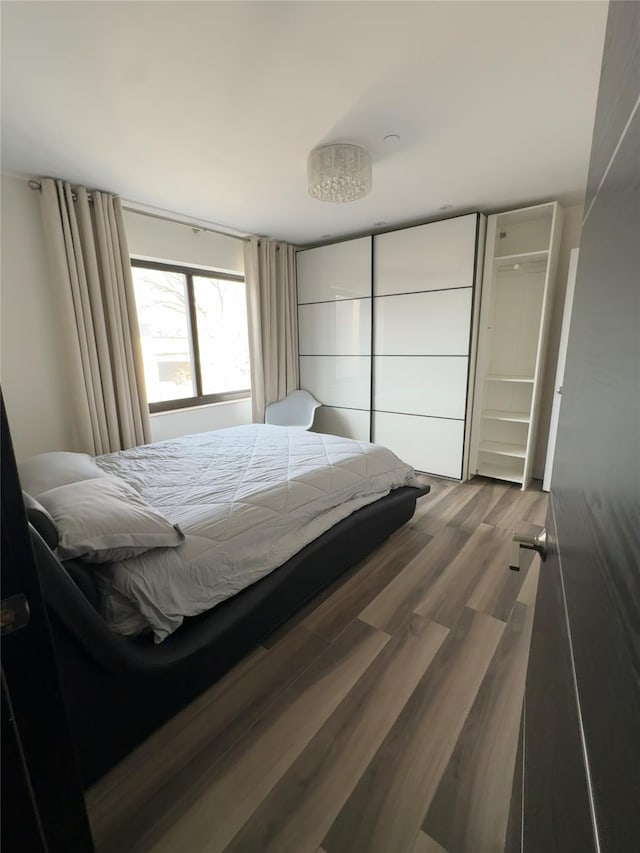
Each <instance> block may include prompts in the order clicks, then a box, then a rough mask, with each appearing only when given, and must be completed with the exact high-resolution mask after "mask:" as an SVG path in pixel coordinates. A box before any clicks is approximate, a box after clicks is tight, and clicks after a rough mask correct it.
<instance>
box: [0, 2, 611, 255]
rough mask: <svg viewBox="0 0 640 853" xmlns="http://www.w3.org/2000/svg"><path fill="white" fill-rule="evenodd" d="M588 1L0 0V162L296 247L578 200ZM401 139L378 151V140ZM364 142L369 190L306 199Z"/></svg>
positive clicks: (592, 37) (596, 20)
mask: <svg viewBox="0 0 640 853" xmlns="http://www.w3.org/2000/svg"><path fill="white" fill-rule="evenodd" d="M606 12H607V4H606V3H602V2H572V1H571V0H569V2H559V1H558V0H555V2H538V0H531V2H513V0H510V1H509V2H483V0H477V2H289V3H287V2H230V3H227V2H143V0H139V2H82V3H78V2H3V3H2V112H3V121H2V169H3V171H4V172H8V173H13V174H35V175H51V176H55V177H62V178H65V179H68V180H71V181H73V182H75V183H79V184H84V185H85V186H88V187H95V188H100V189H105V190H110V191H113V192H117V193H119V194H120V195H121V196H122V197H123V198H125V199H129V200H132V201H136V202H140V203H144V204H146V205H152V206H154V207H158V208H162V209H165V210H170V211H175V212H179V213H182V214H186V215H188V216H192V217H198V218H200V219H205V220H208V221H210V222H213V223H218V224H221V225H225V226H229V227H231V228H235V229H238V230H240V231H243V232H250V233H257V234H264V235H269V236H272V237H275V238H278V239H283V240H289V241H291V242H294V243H298V244H304V243H310V242H314V241H320V240H322V239H328V237H329V235H330V236H333V237H337V236H341V235H346V234H354V233H358V232H364V231H367V230H372V229H376V228H382V227H384V226H383V224H384V225H386V226H388V227H390V226H392V225H395V224H398V223H405V222H411V221H419V220H426V219H429V218H437V217H439V216H443V215H445V214H443V213H442V212H441V208H442V206H444V205H452V207H451V208H450V209H448V210H447V212H446V215H451V213H457V212H458V211H470V210H483V211H490V210H498V209H505V208H509V207H513V206H517V205H519V204H521V203H523V202H524V203H526V202H530V201H537V200H547V199H552V198H558V199H559V200H560V201H561V202H563V203H565V204H571V203H578V202H580V201H582V200H583V198H584V188H585V185H586V177H587V166H588V162H589V151H590V147H591V134H592V129H593V118H594V114H595V105H596V96H597V89H598V80H599V74H600V60H601V54H602V46H603V39H604V29H605V23H606ZM391 133H394V134H398V135H399V136H400V141H399V142H395V143H388V142H384V141H383V137H384V136H385V135H387V134H391ZM338 141H342V142H353V143H356V144H360V145H364V146H365V147H366V148H368V149H369V150H370V151H371V153H372V155H373V190H372V192H371V194H370V195H369V196H367V197H366V198H364V199H362V200H360V201H357V202H352V203H350V204H346V205H337V204H331V203H326V202H325V203H323V202H318V201H314V200H313V199H311V198H310V197H309V196H308V195H307V193H306V158H307V154H308V152H309V151H310V150H311V149H312V148H315V147H316V146H318V145H322V144H326V143H329V142H338Z"/></svg>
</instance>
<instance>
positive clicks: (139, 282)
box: [132, 261, 251, 411]
mask: <svg viewBox="0 0 640 853" xmlns="http://www.w3.org/2000/svg"><path fill="white" fill-rule="evenodd" d="M132 272H133V280H134V290H135V296H136V305H137V310H138V322H139V326H140V337H141V342H142V351H143V358H144V368H145V379H146V384H147V395H148V399H149V404H150V408H151V410H152V411H154V410H156V411H159V410H167V409H169V408H179V407H181V406H184V405H196V404H198V403H204V402H215V401H216V400H222V399H233V398H238V397H241V396H248V395H249V390H248V389H249V388H250V384H251V382H250V369H249V341H248V331H247V306H246V291H245V285H244V281H243V280H242V279H240V278H237V277H234V278H226V277H224V278H223V277H220V276H218V275H215V274H210V275H207V274H206V273H204V272H199V271H196V270H189V269H186V268H185V269H184V270H183V269H181V268H178V267H169V266H164V265H161V264H146V263H144V262H138V261H134V262H133V263H132ZM194 326H195V328H194ZM174 402H175V405H172V404H173V403H174Z"/></svg>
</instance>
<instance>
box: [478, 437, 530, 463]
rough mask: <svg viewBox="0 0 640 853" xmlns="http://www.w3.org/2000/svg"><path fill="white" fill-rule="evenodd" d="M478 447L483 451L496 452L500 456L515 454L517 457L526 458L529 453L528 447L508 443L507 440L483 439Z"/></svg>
mask: <svg viewBox="0 0 640 853" xmlns="http://www.w3.org/2000/svg"><path fill="white" fill-rule="evenodd" d="M478 449H479V450H480V452H481V453H496V454H498V455H499V456H513V457H515V458H517V459H524V458H525V456H526V455H527V449H526V447H522V446H521V445H519V444H507V442H506V441H481V442H480V446H479V448H478Z"/></svg>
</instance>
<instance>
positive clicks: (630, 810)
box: [553, 4, 640, 853]
mask: <svg viewBox="0 0 640 853" xmlns="http://www.w3.org/2000/svg"><path fill="white" fill-rule="evenodd" d="M635 5H636V4H625V5H624V9H626V13H627V19H626V27H627V28H629V30H630V31H632V28H633V27H634V26H636V24H637V10H636V9H631V6H635ZM620 26H621V27H622V26H623V24H622V22H621V23H620ZM637 36H638V33H637V31H636V37H637ZM612 61H613V63H614V65H615V64H616V63H617V62H618V58H617V57H616V56H613V57H612ZM634 82H635V90H636V93H638V90H639V89H640V78H637V79H636V80H635V81H634ZM639 164H640V111H637V112H636V115H635V118H634V119H633V121H632V123H631V125H630V127H629V130H628V131H627V134H626V136H625V138H624V141H623V142H622V144H621V146H620V148H619V150H618V154H617V155H616V158H615V160H614V162H613V165H612V167H611V170H610V172H609V174H608V176H607V178H606V180H605V183H604V185H603V186H602V189H601V190H600V192H599V194H598V196H597V198H596V201H595V204H594V206H593V209H592V211H591V214H590V215H589V217H588V219H587V221H586V224H585V228H584V230H583V235H582V244H581V250H580V261H579V265H578V278H577V284H576V295H575V300H574V305H573V315H572V324H571V334H570V339H569V350H568V355H567V365H566V373H565V382H564V393H563V402H562V410H561V415H560V426H559V431H558V444H557V450H556V457H555V468H554V501H553V502H554V506H555V509H556V517H557V523H558V537H559V541H560V547H561V556H562V564H563V570H564V579H565V587H566V595H567V604H568V609H569V617H570V623H571V630H572V636H573V646H574V653H575V667H576V672H577V677H578V684H579V688H580V696H581V702H582V710H583V722H584V729H585V734H586V741H587V746H588V754H589V761H590V767H591V773H592V780H593V788H594V793H595V802H596V811H597V815H598V824H599V829H600V836H601V842H602V848H603V850H604V851H611V853H614V851H615V853H617V851H627V850H640V820H638V801H639V799H638V797H639V794H638V792H640V761H639V760H638V756H639V755H640V608H639V606H638V603H639V602H640V522H639V519H640V427H639V422H638V417H639V412H640V284H639V282H640V240H639V234H640V167H639Z"/></svg>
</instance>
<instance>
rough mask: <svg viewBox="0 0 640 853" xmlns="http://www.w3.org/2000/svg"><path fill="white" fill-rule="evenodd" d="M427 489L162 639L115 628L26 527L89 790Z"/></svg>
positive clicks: (380, 508) (346, 527)
mask: <svg viewBox="0 0 640 853" xmlns="http://www.w3.org/2000/svg"><path fill="white" fill-rule="evenodd" d="M428 491H429V487H428V486H426V487H424V488H420V489H417V488H412V487H406V486H405V487H402V488H399V489H395V490H394V491H392V492H391V493H390V494H389V495H387V496H386V497H385V498H381V499H380V500H378V501H376V502H375V503H372V504H369V506H366V507H363V508H362V509H360V510H357V511H356V512H354V513H353V514H352V515H350V516H349V517H348V518H346V519H344V520H343V521H341V522H339V523H338V524H337V525H336V526H335V527H333V528H332V529H331V530H329V531H327V532H326V533H324V534H323V535H322V536H320V537H319V538H318V539H317V540H315V541H314V542H312V543H310V544H309V545H307V546H306V547H305V548H303V549H302V551H300V552H299V553H298V554H296V555H295V556H294V557H292V558H291V559H290V560H288V561H287V562H286V563H285V564H284V565H282V566H281V567H280V568H278V569H276V570H275V571H273V572H271V573H270V574H269V575H267V576H266V577H265V578H263V579H262V580H260V581H258V582H257V583H255V584H253V585H252V586H250V587H248V588H247V589H245V590H243V591H242V592H240V593H238V595H235V596H234V597H233V598H231V599H228V600H227V601H225V602H223V603H222V604H219V605H218V606H217V607H215V608H214V609H213V610H210V611H208V612H207V613H203V614H201V615H200V616H196V617H191V618H189V619H186V620H185V622H184V624H183V625H182V626H181V627H180V628H179V629H178V630H177V631H176V632H175V633H174V634H172V635H171V636H170V637H168V638H167V639H166V640H165V641H164V642H163V643H161V644H159V645H155V644H154V643H153V641H152V640H151V638H150V637H149V636H146V637H144V638H124V637H119V636H116V635H115V634H113V633H112V632H111V630H110V629H109V628H108V627H107V625H106V623H105V622H104V620H103V619H102V618H101V617H100V615H99V614H98V613H97V611H96V610H95V608H94V607H93V605H92V604H91V603H90V601H89V600H88V599H87V597H86V596H85V595H84V594H83V592H82V591H81V590H80V588H79V586H78V585H77V584H76V583H75V582H74V580H73V579H72V577H71V575H70V574H69V573H68V572H67V571H66V570H65V567H64V566H63V565H62V564H61V563H60V562H59V561H58V559H57V558H56V557H55V555H54V554H53V552H52V551H51V550H50V549H49V548H48V547H47V545H46V544H45V542H44V540H43V539H42V538H41V537H40V536H39V534H38V533H37V532H36V531H35V530H34V529H33V528H32V527H31V528H30V530H31V536H32V541H33V546H34V551H35V554H36V559H37V563H38V568H39V572H40V577H41V582H42V586H43V591H44V595H45V600H46V602H47V606H48V610H49V615H50V619H51V627H52V633H53V640H54V646H55V649H56V656H57V661H58V668H59V671H60V678H61V681H62V686H63V693H64V697H65V703H66V706H67V712H68V715H69V722H70V727H71V733H72V738H73V741H74V746H75V750H76V755H77V759H78V765H79V769H80V773H81V776H82V778H83V782H84V784H85V786H87V787H88V786H89V785H91V784H93V783H94V782H96V781H97V780H98V779H99V778H100V777H101V776H102V775H104V773H106V772H107V771H108V770H109V769H110V768H111V767H112V766H113V765H114V764H116V763H117V762H118V761H119V760H121V759H122V758H123V757H124V756H125V755H126V754H127V753H128V752H130V751H131V750H132V749H133V748H134V747H135V746H137V745H138V744H139V743H141V741H143V740H144V739H145V738H146V737H148V736H149V735H150V734H151V733H152V732H153V731H154V730H155V729H157V728H158V727H159V726H160V725H162V724H163V723H164V722H166V721H167V720H168V719H170V718H171V717H172V716H174V715H175V714H176V713H177V712H178V711H180V710H181V709H182V708H184V707H185V705H187V704H189V702H191V701H192V700H193V699H195V698H196V697H197V696H198V695H199V694H200V693H202V692H203V691H204V690H206V689H207V688H208V687H210V686H211V685H212V684H213V683H214V682H215V681H216V680H218V679H219V678H220V677H221V676H222V675H223V674H224V673H225V672H227V671H228V670H229V669H231V667H232V666H233V665H234V664H236V663H237V662H238V661H239V660H240V659H241V658H242V657H243V656H244V655H245V654H246V653H247V652H249V651H250V650H251V649H252V648H254V647H255V646H256V645H257V644H258V643H260V641H261V640H263V639H264V638H265V637H266V636H267V635H268V634H270V633H271V632H272V631H273V630H274V629H275V628H277V627H278V626H279V625H280V624H281V623H282V622H284V621H285V620H286V619H288V618H289V617H290V616H291V615H292V614H293V613H295V611H296V610H298V609H299V608H300V607H301V606H302V605H303V604H305V603H306V602H308V601H309V600H310V599H311V598H313V597H314V596H315V595H317V594H318V593H319V592H320V591H321V590H322V589H324V588H325V587H326V586H327V585H328V584H330V583H331V582H332V581H333V580H334V579H335V578H337V577H338V576H339V575H341V574H342V573H344V572H345V571H346V570H347V569H349V568H350V567H352V566H354V565H355V564H356V563H358V562H359V561H360V560H362V559H363V558H364V557H366V556H367V555H368V554H370V553H371V552H372V551H373V550H375V549H376V548H377V547H378V546H379V545H381V544H382V542H384V541H385V540H386V539H387V538H388V537H389V536H390V535H391V534H392V533H393V532H394V531H395V530H397V529H398V528H399V527H401V526H402V525H403V524H405V523H406V522H407V521H409V519H410V518H411V517H412V516H413V513H414V511H415V506H416V500H417V498H419V497H420V496H421V495H423V494H426V493H427V492H428Z"/></svg>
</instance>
